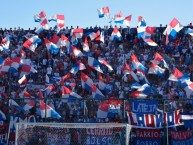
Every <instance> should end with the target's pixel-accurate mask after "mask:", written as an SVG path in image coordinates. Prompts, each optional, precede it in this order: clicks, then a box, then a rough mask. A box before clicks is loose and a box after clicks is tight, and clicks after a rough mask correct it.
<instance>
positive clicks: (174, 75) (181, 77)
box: [168, 68, 189, 82]
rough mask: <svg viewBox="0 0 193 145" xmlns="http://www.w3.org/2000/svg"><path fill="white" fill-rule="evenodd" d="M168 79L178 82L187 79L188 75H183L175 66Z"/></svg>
mask: <svg viewBox="0 0 193 145" xmlns="http://www.w3.org/2000/svg"><path fill="white" fill-rule="evenodd" d="M168 80H170V81H174V82H178V81H181V80H189V77H188V76H186V75H184V74H183V73H182V72H181V71H179V70H178V69H177V68H176V69H175V70H174V72H173V73H172V74H171V75H170V77H169V78H168Z"/></svg>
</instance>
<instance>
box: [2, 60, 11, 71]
mask: <svg viewBox="0 0 193 145" xmlns="http://www.w3.org/2000/svg"><path fill="white" fill-rule="evenodd" d="M11 64H12V60H11V59H10V58H6V59H5V60H4V61H3V64H2V67H1V68H0V72H9V69H10V67H11Z"/></svg>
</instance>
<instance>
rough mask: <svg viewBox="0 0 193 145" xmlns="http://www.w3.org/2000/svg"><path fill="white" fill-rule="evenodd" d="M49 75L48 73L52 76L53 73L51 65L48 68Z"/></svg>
mask: <svg viewBox="0 0 193 145" xmlns="http://www.w3.org/2000/svg"><path fill="white" fill-rule="evenodd" d="M47 75H48V76H51V75H52V67H51V66H49V67H48V68H47Z"/></svg>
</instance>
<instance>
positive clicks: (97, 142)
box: [86, 128, 113, 145]
mask: <svg viewBox="0 0 193 145" xmlns="http://www.w3.org/2000/svg"><path fill="white" fill-rule="evenodd" d="M86 134H87V139H86V144H87V145H112V134H113V129H112V128H87V130H86Z"/></svg>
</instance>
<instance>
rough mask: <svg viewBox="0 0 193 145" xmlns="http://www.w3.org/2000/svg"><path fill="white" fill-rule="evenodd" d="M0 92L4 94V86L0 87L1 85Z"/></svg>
mask: <svg viewBox="0 0 193 145" xmlns="http://www.w3.org/2000/svg"><path fill="white" fill-rule="evenodd" d="M0 92H3V93H5V86H1V85H0Z"/></svg>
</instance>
